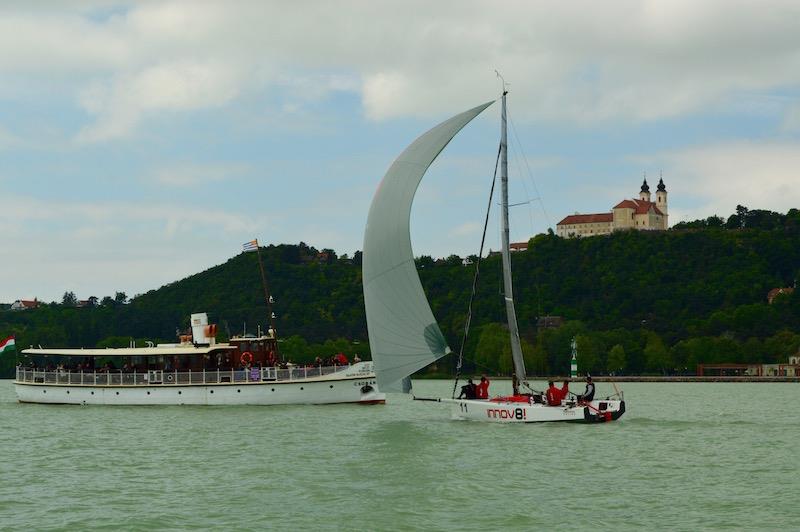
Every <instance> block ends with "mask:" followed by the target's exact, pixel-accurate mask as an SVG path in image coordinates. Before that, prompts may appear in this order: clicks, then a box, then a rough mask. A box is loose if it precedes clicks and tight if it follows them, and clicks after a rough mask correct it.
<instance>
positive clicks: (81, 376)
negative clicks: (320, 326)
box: [16, 364, 350, 386]
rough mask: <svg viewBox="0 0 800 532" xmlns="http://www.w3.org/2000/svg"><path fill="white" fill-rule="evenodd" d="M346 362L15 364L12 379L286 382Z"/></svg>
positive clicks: (44, 381)
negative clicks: (107, 366)
mask: <svg viewBox="0 0 800 532" xmlns="http://www.w3.org/2000/svg"><path fill="white" fill-rule="evenodd" d="M349 367H350V365H349V364H348V365H341V366H339V365H336V366H294V367H289V368H276V367H270V368H252V369H249V370H245V369H206V370H194V371H193V370H149V371H123V370H117V369H111V370H93V371H87V370H83V371H75V370H42V369H33V368H25V367H17V374H16V382H20V383H30V384H65V385H83V386H86V385H88V386H154V385H159V386H160V385H175V384H182V385H187V384H223V383H248V382H249V383H255V382H290V381H303V380H308V379H313V378H317V377H324V376H326V375H331V374H333V373H337V372H339V371H343V370H346V369H347V368H349Z"/></svg>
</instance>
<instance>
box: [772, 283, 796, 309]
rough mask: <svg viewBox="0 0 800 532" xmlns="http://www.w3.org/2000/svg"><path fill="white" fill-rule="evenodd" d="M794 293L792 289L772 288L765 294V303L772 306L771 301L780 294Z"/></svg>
mask: <svg viewBox="0 0 800 532" xmlns="http://www.w3.org/2000/svg"><path fill="white" fill-rule="evenodd" d="M792 292H794V288H791V287H790V288H773V289H772V290H770V291H769V293H768V294H767V301H768V302H769V304H770V305H771V304H772V301H773V300H774V299H775V298H776V297H778V296H779V295H781V294H791V293H792Z"/></svg>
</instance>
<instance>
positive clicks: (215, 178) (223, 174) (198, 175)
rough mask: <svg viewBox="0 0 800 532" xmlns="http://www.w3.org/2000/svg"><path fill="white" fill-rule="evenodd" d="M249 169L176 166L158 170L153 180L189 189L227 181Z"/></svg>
mask: <svg viewBox="0 0 800 532" xmlns="http://www.w3.org/2000/svg"><path fill="white" fill-rule="evenodd" d="M247 171H248V167H247V166H246V165H242V164H212V163H205V164H193V163H185V164H174V165H170V166H166V167H163V168H160V169H158V170H156V171H155V172H154V173H153V176H152V180H153V181H155V182H156V183H159V184H162V185H168V186H174V187H187V186H192V185H202V184H206V183H214V182H220V181H227V180H230V179H233V178H236V177H239V176H241V175H243V174H245V173H246V172H247Z"/></svg>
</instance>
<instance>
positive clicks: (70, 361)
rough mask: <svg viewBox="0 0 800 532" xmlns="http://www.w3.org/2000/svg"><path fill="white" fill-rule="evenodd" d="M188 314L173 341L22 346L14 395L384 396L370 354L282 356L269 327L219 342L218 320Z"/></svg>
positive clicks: (90, 400)
mask: <svg viewBox="0 0 800 532" xmlns="http://www.w3.org/2000/svg"><path fill="white" fill-rule="evenodd" d="M191 320H192V335H186V336H182V337H180V340H181V341H180V342H179V343H174V344H158V345H152V344H150V345H149V346H148V347H128V348H120V349H46V348H41V347H39V348H31V349H25V350H24V351H23V352H22V353H23V354H24V355H26V357H25V362H24V363H22V364H20V365H18V366H17V371H16V379H15V380H14V387H15V389H16V393H17V397H18V399H19V401H20V402H22V403H55V404H79V405H86V404H104V405H289V404H330V403H360V404H376V403H383V402H385V398H386V397H385V394H382V393H380V392H379V390H378V386H377V384H376V379H375V373H374V371H373V367H372V362H357V363H354V364H346V363H345V364H342V365H338V364H337V365H315V366H296V365H291V364H289V365H287V364H279V363H278V362H277V358H276V353H277V352H278V350H277V340H276V338H275V332H274V330H273V329H272V328H269V329H268V330H267V333H266V334H259V335H258V336H236V337H233V338H231V339H230V341H229V342H227V343H217V341H216V325H214V324H211V325H209V324H208V317H207V315H206V314H205V313H201V314H192V316H191ZM101 367H104V368H105V369H100V368H101ZM42 368H43V369H42ZM112 368H113V369H112Z"/></svg>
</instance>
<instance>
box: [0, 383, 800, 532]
mask: <svg viewBox="0 0 800 532" xmlns="http://www.w3.org/2000/svg"><path fill="white" fill-rule="evenodd" d="M451 386H452V383H451V382H449V381H417V382H415V392H416V393H418V394H419V395H445V396H449V393H450V389H451ZM507 388H508V384H507V383H493V385H492V390H491V391H492V392H493V393H503V392H507V391H508V389H507ZM624 391H625V397H626V400H627V404H628V412H627V413H626V414H625V416H624V417H623V418H622V419H621V420H620V421H618V422H616V423H609V424H602V425H575V424H540V425H497V424H489V423H476V422H465V421H451V420H450V419H449V409H448V407H447V406H445V405H442V404H437V403H422V402H414V401H412V400H411V399H410V397H408V396H404V395H394V394H391V395H389V398H388V401H387V404H386V405H383V406H358V405H332V406H287V407H249V406H241V407H194V406H164V407H158V406H153V407H109V406H86V407H80V406H50V405H25V404H18V403H17V402H16V397H15V395H14V390H13V385H12V383H11V381H0V449H2V453H3V458H2V461H0V529H2V530H31V529H49V530H98V529H105V530H115V529H125V530H148V529H172V530H180V529H220V530H262V529H279V530H410V529H424V530H481V531H486V530H538V529H549V528H560V529H563V530H643V529H660V530H700V529H737V530H738V529H752V530H790V529H799V528H800V508H798V506H800V503H799V502H798V493H800V467H798V464H797V462H798V449H800V414H798V409H797V405H798V393H800V386H799V385H797V384H757V383H736V384H731V383H719V384H716V383H704V384H693V383H667V384H665V383H630V384H626V385H625V388H624ZM598 393H599V395H603V394H608V393H611V388H610V385H608V384H606V383H599V384H598Z"/></svg>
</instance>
